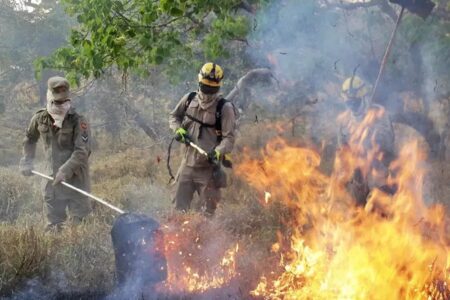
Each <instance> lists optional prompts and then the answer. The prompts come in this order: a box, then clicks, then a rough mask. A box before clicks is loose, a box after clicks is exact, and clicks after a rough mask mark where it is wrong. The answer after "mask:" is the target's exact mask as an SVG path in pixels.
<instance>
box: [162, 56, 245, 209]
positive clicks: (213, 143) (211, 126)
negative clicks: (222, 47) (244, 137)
mask: <svg viewBox="0 0 450 300" xmlns="http://www.w3.org/2000/svg"><path fill="white" fill-rule="evenodd" d="M222 79H223V70H222V68H221V67H220V66H219V65H217V64H215V63H206V64H205V65H203V67H202V68H201V70H200V72H199V74H198V84H199V87H198V90H197V91H196V92H191V93H189V94H186V95H184V96H183V97H182V98H181V99H180V101H179V102H178V104H177V105H176V106H175V109H174V110H173V111H172V112H171V113H170V117H169V123H170V128H171V129H172V130H173V131H174V132H175V139H176V140H177V141H179V142H182V143H185V149H184V156H183V159H182V162H181V165H180V168H179V170H178V172H177V175H176V178H175V180H176V181H175V191H174V199H173V200H174V202H175V208H176V209H177V210H180V211H188V210H189V208H190V204H191V201H192V197H193V195H194V192H197V193H198V195H199V197H200V201H201V203H202V204H203V207H204V211H205V213H206V215H209V216H210V215H213V214H214V212H215V210H216V207H217V203H218V202H219V201H220V197H221V195H220V194H221V193H220V189H221V188H223V187H225V186H226V176H225V174H224V172H223V170H222V169H221V168H220V165H221V164H224V165H226V163H225V162H226V161H227V158H228V157H229V154H230V152H231V151H232V149H233V146H234V141H235V118H236V115H235V110H234V106H233V104H232V103H231V102H228V101H226V100H225V99H223V98H222V95H221V94H220V93H219V91H220V87H221V85H222ZM187 140H190V141H192V142H193V143H195V144H197V145H198V146H200V147H201V148H202V149H204V150H206V151H209V152H208V157H206V156H204V155H201V154H200V153H199V152H198V151H197V150H195V149H194V148H193V147H190V146H189V145H188V143H186V142H187Z"/></svg>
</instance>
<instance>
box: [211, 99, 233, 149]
mask: <svg viewBox="0 0 450 300" xmlns="http://www.w3.org/2000/svg"><path fill="white" fill-rule="evenodd" d="M227 102H230V101H228V100H227V99H225V98H221V99H220V100H219V102H218V103H217V108H216V125H215V126H214V127H215V128H216V135H217V143H220V142H221V141H222V109H223V106H224V105H225V104H226V103H227Z"/></svg>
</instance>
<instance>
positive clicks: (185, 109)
mask: <svg viewBox="0 0 450 300" xmlns="http://www.w3.org/2000/svg"><path fill="white" fill-rule="evenodd" d="M195 96H197V92H190V93H189V96H188V97H187V99H186V102H185V105H184V112H185V113H186V111H187V109H188V107H189V105H191V102H192V100H193V99H194V98H195Z"/></svg>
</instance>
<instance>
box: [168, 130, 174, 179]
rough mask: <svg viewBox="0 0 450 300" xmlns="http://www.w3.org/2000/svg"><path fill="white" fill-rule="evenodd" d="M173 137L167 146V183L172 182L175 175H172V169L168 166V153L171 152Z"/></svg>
mask: <svg viewBox="0 0 450 300" xmlns="http://www.w3.org/2000/svg"><path fill="white" fill-rule="evenodd" d="M174 140H175V138H172V140H171V141H170V143H169V148H167V170H168V171H169V175H170V179H169V183H171V182H172V180H175V177H174V176H173V173H172V169H171V168H170V156H171V155H170V154H171V152H172V144H173V141H174Z"/></svg>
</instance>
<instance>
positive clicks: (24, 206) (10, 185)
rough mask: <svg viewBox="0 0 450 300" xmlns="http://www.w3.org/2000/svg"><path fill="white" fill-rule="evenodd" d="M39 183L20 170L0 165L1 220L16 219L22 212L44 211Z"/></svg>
mask: <svg viewBox="0 0 450 300" xmlns="http://www.w3.org/2000/svg"><path fill="white" fill-rule="evenodd" d="M40 198H41V196H40V191H39V185H38V183H37V182H36V181H34V180H32V179H31V177H29V178H26V177H23V176H22V175H21V174H20V173H19V171H18V170H16V169H11V168H4V167H0V222H1V221H10V222H11V221H14V220H16V219H17V218H18V217H19V215H20V214H22V215H23V214H30V213H32V212H36V211H42V201H40Z"/></svg>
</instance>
